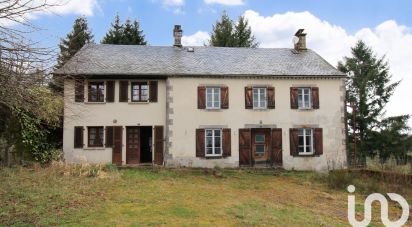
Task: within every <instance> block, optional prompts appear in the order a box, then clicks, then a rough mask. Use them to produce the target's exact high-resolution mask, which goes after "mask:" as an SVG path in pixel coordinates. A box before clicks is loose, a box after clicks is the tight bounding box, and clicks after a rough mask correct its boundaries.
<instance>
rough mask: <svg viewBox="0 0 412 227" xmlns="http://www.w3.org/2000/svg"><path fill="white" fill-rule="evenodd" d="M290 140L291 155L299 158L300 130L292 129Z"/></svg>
mask: <svg viewBox="0 0 412 227" xmlns="http://www.w3.org/2000/svg"><path fill="white" fill-rule="evenodd" d="M289 139H290V148H289V149H290V155H291V156H298V155H299V153H298V146H299V138H298V129H297V128H291V129H289Z"/></svg>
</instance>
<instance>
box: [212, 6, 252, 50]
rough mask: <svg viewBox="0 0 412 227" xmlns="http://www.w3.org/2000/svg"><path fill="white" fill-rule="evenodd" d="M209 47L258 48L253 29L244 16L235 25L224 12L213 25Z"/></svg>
mask: <svg viewBox="0 0 412 227" xmlns="http://www.w3.org/2000/svg"><path fill="white" fill-rule="evenodd" d="M209 45H211V46H218V47H252V48H254V47H257V46H258V45H259V44H258V43H257V42H256V39H255V37H254V36H253V35H252V29H251V28H250V26H249V25H248V21H247V19H246V18H245V17H244V16H240V17H239V19H238V21H237V22H236V23H235V22H234V21H232V20H231V19H230V18H229V16H228V14H227V13H226V12H225V11H224V12H223V14H222V17H221V18H220V20H219V21H217V22H216V23H215V24H214V25H213V31H212V34H211V35H210V40H209Z"/></svg>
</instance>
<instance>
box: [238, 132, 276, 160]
mask: <svg viewBox="0 0 412 227" xmlns="http://www.w3.org/2000/svg"><path fill="white" fill-rule="evenodd" d="M274 129H278V130H280V135H281V134H282V133H281V132H282V129H281V128H240V129H239V141H238V143H239V166H250V167H254V166H255V164H256V163H255V159H254V154H253V149H254V139H255V138H254V135H255V131H259V130H268V132H266V134H265V139H266V138H268V139H269V141H268V143H266V141H265V144H266V146H267V147H268V148H267V149H268V154H267V155H268V156H267V159H266V162H265V165H266V166H271V167H273V166H279V167H281V166H282V165H283V162H282V157H280V161H281V163H275V157H274V155H275V154H274V145H276V144H274V143H273V135H274V134H273V133H274ZM245 139H248V141H243V140H245ZM241 140H242V141H241ZM278 144H280V150H281V152H280V155H282V137H280V142H279V143H278ZM246 151H247V152H248V154H247V155H245V152H246ZM245 157H247V158H248V159H249V160H243V159H244V158H245ZM262 164H263V163H262Z"/></svg>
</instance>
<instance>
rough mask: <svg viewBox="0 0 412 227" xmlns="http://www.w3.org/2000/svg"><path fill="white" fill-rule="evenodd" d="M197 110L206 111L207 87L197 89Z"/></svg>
mask: <svg viewBox="0 0 412 227" xmlns="http://www.w3.org/2000/svg"><path fill="white" fill-rule="evenodd" d="M197 108H198V109H206V87H204V86H199V87H197Z"/></svg>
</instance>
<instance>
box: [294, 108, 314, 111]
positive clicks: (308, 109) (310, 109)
mask: <svg viewBox="0 0 412 227" xmlns="http://www.w3.org/2000/svg"><path fill="white" fill-rule="evenodd" d="M297 110H298V111H301V112H312V111H315V109H313V108H298V109H297Z"/></svg>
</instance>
